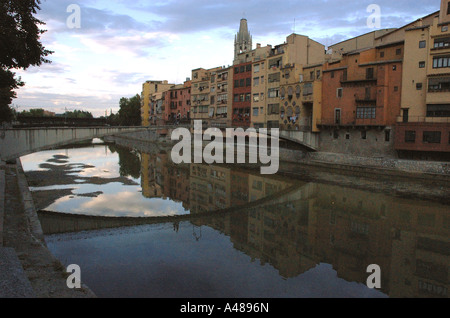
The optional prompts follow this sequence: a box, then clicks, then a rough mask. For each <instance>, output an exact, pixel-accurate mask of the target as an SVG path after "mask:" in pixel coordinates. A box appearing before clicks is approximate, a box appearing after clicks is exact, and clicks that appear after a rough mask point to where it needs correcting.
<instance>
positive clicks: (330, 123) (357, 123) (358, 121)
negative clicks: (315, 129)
mask: <svg viewBox="0 0 450 318" xmlns="http://www.w3.org/2000/svg"><path fill="white" fill-rule="evenodd" d="M316 124H317V126H322V127H335V128H339V127H346V128H350V127H366V126H371V127H385V126H386V124H385V123H384V122H383V120H382V119H379V118H354V119H353V120H351V121H350V120H346V121H343V120H336V118H319V119H317V121H316Z"/></svg>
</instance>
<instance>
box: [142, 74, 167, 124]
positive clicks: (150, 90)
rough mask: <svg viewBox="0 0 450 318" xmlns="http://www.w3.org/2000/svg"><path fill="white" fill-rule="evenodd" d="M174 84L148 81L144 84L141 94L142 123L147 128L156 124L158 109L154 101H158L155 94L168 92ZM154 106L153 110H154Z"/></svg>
mask: <svg viewBox="0 0 450 318" xmlns="http://www.w3.org/2000/svg"><path fill="white" fill-rule="evenodd" d="M173 85H174V84H169V83H168V81H147V82H145V83H144V84H142V93H141V122H142V126H144V127H147V126H149V125H150V124H151V123H153V124H154V123H155V116H156V109H155V108H154V105H152V101H156V100H157V99H156V96H155V94H157V93H163V92H166V91H168V90H169V89H170V88H171V87H172V86H173ZM152 106H153V108H152Z"/></svg>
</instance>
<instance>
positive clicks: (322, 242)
mask: <svg viewBox="0 0 450 318" xmlns="http://www.w3.org/2000/svg"><path fill="white" fill-rule="evenodd" d="M183 171H184V170H183V169H177V168H176V167H174V166H171V165H168V164H167V155H166V154H159V155H156V156H154V157H149V156H148V155H145V154H143V155H142V173H143V178H142V183H143V186H142V188H143V193H144V195H148V196H152V195H153V196H154V195H155V194H156V195H159V196H163V197H170V198H171V199H177V200H181V201H183V202H184V203H189V205H190V209H191V213H202V212H210V211H217V210H222V209H225V208H228V207H231V206H236V207H237V206H246V207H247V208H246V209H239V210H237V211H236V212H230V213H226V214H225V215H218V216H217V217H208V218H205V219H198V220H195V221H192V222H193V223H194V224H196V225H197V226H201V225H207V226H210V227H212V228H214V229H216V230H218V231H220V232H222V233H224V234H226V235H228V236H230V241H231V242H232V243H233V245H234V247H235V248H236V249H238V250H240V251H242V252H244V253H246V254H247V255H249V256H250V257H251V258H252V259H259V260H260V261H261V263H262V264H265V263H268V264H270V265H272V266H273V267H274V268H276V269H277V270H278V271H279V273H280V275H281V276H283V277H285V278H290V277H297V276H299V275H301V274H302V273H304V272H306V271H308V270H309V269H311V268H313V267H315V266H316V265H317V264H319V263H328V264H331V265H332V266H333V268H334V269H335V270H336V272H337V275H338V277H340V278H342V279H344V280H346V281H349V282H358V283H362V284H365V283H366V280H367V278H368V276H369V275H370V273H367V267H368V266H369V265H371V264H377V265H379V266H380V268H381V287H382V288H381V291H382V292H384V293H386V294H387V295H390V296H392V297H448V295H449V291H448V290H449V287H450V286H449V285H450V272H449V269H450V214H449V213H448V206H444V205H440V204H437V203H431V202H424V201H423V203H421V201H418V200H409V199H403V198H398V197H393V196H387V195H384V194H381V193H373V192H372V193H370V195H369V193H368V192H367V191H362V190H356V189H350V188H344V187H340V186H333V185H326V184H317V183H309V184H305V185H303V186H300V187H299V188H298V189H297V190H295V191H292V188H291V189H290V190H289V191H285V190H287V188H288V187H290V186H291V185H292V184H290V183H288V182H286V181H285V180H283V179H281V180H280V179H277V178H276V177H270V178H266V177H261V176H260V175H258V174H255V175H253V174H251V173H248V172H247V171H245V172H244V171H239V170H231V169H229V168H226V167H223V166H209V165H196V164H193V165H191V168H190V176H189V172H188V171H187V170H186V173H183ZM144 174H145V176H144ZM283 191H284V193H283ZM280 193H281V194H280ZM272 195H273V196H272ZM265 198H268V200H264V199H265ZM261 199H262V200H261ZM255 203H256V204H255Z"/></svg>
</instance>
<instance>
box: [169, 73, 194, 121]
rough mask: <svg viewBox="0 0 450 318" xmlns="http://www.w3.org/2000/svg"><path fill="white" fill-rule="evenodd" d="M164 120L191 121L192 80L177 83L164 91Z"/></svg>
mask: <svg viewBox="0 0 450 318" xmlns="http://www.w3.org/2000/svg"><path fill="white" fill-rule="evenodd" d="M163 94H164V120H165V122H166V123H167V124H172V123H175V122H183V121H185V122H189V121H190V110H191V81H190V80H188V81H186V82H184V84H180V85H175V86H173V87H172V88H171V89H170V90H168V91H167V92H164V93H163Z"/></svg>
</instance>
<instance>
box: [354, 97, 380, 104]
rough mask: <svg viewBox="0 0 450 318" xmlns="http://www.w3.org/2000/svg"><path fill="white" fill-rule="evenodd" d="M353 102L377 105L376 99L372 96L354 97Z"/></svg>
mask: <svg viewBox="0 0 450 318" xmlns="http://www.w3.org/2000/svg"><path fill="white" fill-rule="evenodd" d="M355 101H356V102H357V103H373V104H376V103H377V99H376V98H373V97H372V96H368V95H367V96H366V95H364V96H362V95H355Z"/></svg>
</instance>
